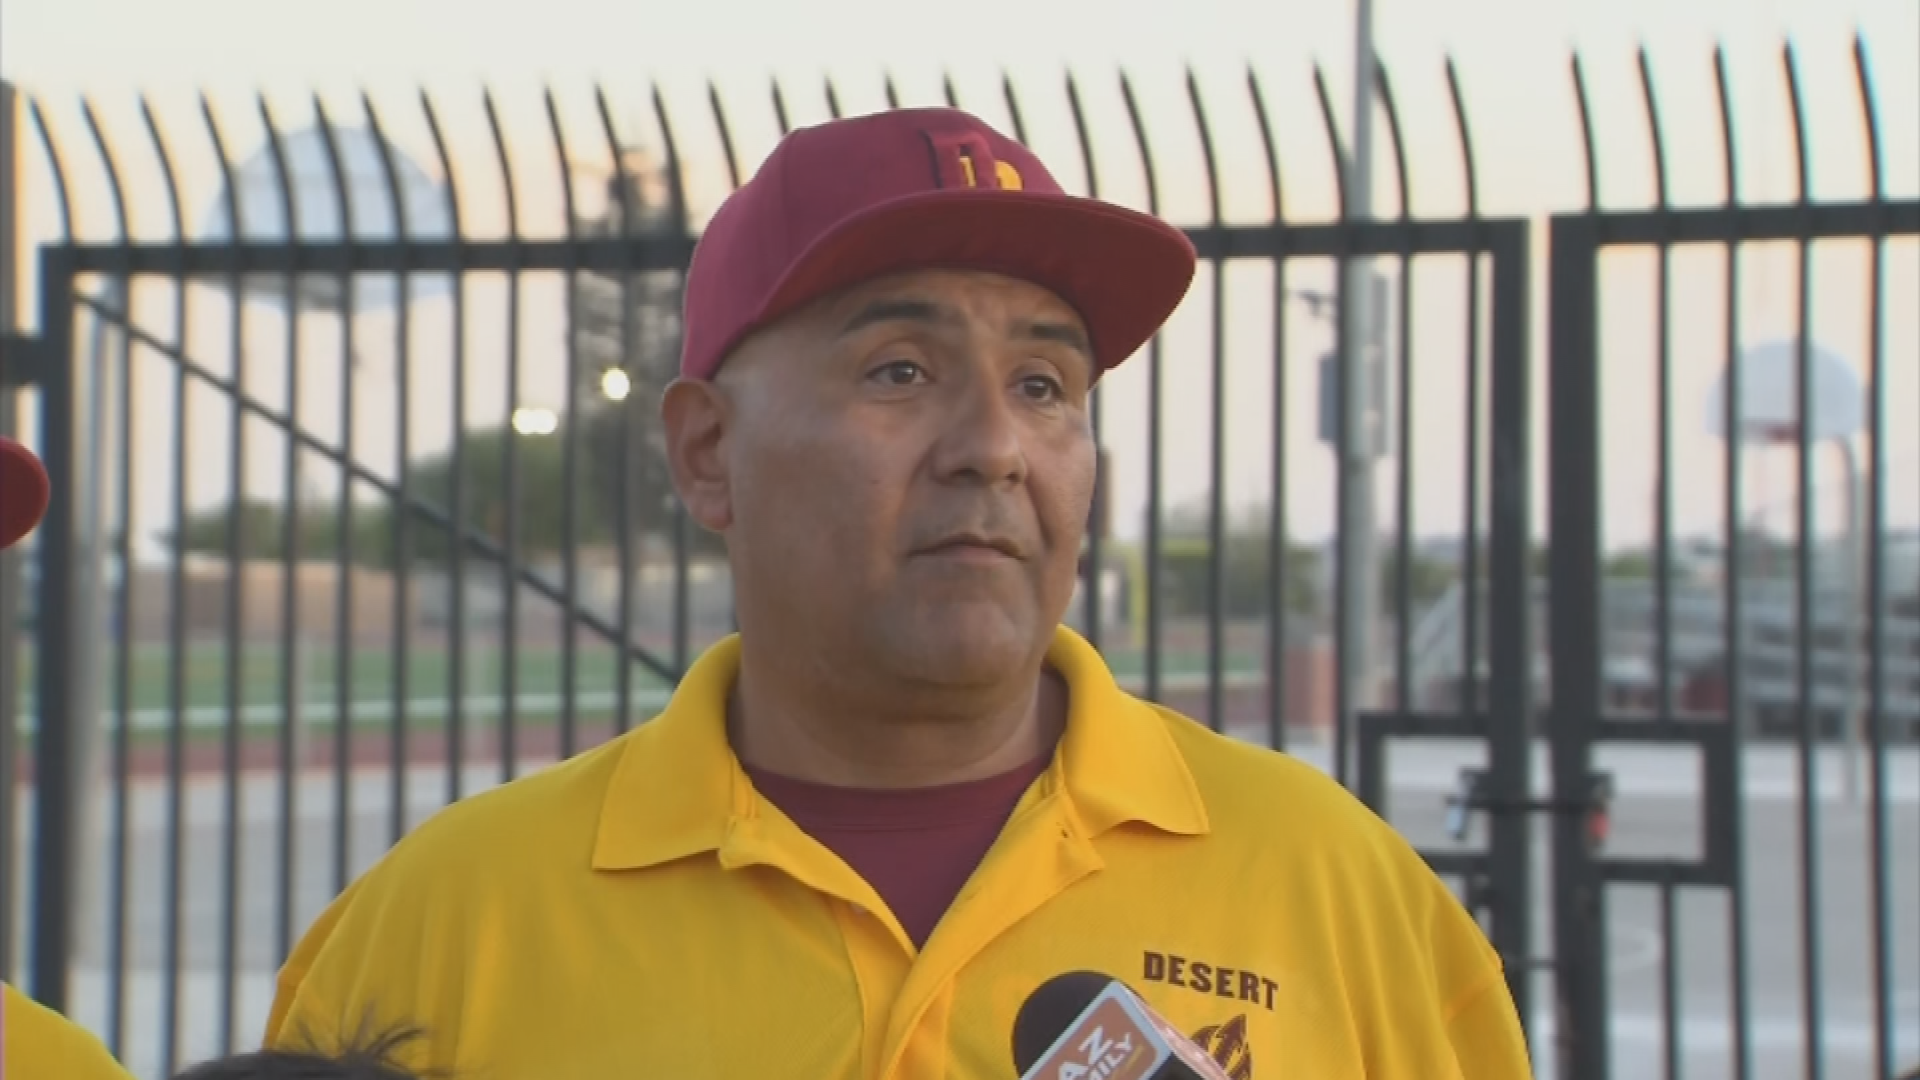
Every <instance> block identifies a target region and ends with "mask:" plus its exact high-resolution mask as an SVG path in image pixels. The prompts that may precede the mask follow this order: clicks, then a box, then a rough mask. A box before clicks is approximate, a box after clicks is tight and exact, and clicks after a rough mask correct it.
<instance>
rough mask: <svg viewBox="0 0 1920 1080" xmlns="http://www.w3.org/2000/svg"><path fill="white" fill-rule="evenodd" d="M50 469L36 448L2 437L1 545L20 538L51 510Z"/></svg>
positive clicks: (0, 470) (0, 466)
mask: <svg viewBox="0 0 1920 1080" xmlns="http://www.w3.org/2000/svg"><path fill="white" fill-rule="evenodd" d="M47 495H48V487H47V470H46V469H44V468H42V467H41V465H40V459H39V458H37V457H34V456H33V451H31V450H29V449H27V448H26V447H24V446H21V445H20V444H19V443H17V442H14V441H13V440H12V439H7V438H0V548H9V547H12V546H13V545H14V544H17V543H19V542H20V540H21V539H22V538H23V537H25V536H26V535H27V534H28V533H30V532H32V531H33V527H34V526H36V525H38V524H40V518H41V515H43V514H45V513H46V512H47Z"/></svg>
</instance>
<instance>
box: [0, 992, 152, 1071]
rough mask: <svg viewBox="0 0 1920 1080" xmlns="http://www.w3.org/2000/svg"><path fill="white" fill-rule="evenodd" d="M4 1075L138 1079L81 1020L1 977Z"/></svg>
mask: <svg viewBox="0 0 1920 1080" xmlns="http://www.w3.org/2000/svg"><path fill="white" fill-rule="evenodd" d="M0 1080H133V1078H132V1077H131V1076H129V1075H128V1074H127V1071H126V1070H125V1069H122V1068H121V1067H120V1063H119V1062H117V1061H115V1060H113V1055H112V1054H109V1053H107V1048H106V1047H105V1046H102V1045H101V1044H100V1040H99V1039H96V1038H94V1037H93V1035H92V1033H91V1032H89V1031H87V1030H86V1029H85V1028H82V1027H81V1026H80V1025H78V1024H76V1023H74V1022H73V1021H71V1020H68V1019H67V1018H66V1017H64V1016H61V1015H60V1014H59V1013H57V1012H54V1011H53V1010H52V1009H49V1008H47V1007H46V1006H44V1005H42V1004H40V1003H39V1002H37V1001H35V1000H33V999H32V998H30V997H28V996H27V995H25V994H23V993H21V992H20V991H18V990H15V989H14V988H13V987H11V986H8V985H7V984H6V983H0Z"/></svg>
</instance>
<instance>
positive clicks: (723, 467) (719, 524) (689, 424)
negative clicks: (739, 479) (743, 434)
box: [660, 379, 733, 533]
mask: <svg viewBox="0 0 1920 1080" xmlns="http://www.w3.org/2000/svg"><path fill="white" fill-rule="evenodd" d="M731 419H732V408H731V402H729V401H728V400H727V395H726V391H725V390H724V389H723V388H721V387H720V386H718V385H716V384H714V383H711V382H707V381H704V380H699V379H675V380H673V382H672V383H670V384H668V386H667V392H666V394H665V395H664V396H662V397H661V399H660V420H661V425H662V427H663V428H664V430H665V431H666V436H667V467H668V468H669V469H670V470H671V471H672V473H673V490H674V491H675V492H677V493H678V494H679V496H680V501H681V502H683V503H685V504H686V507H687V515H688V516H689V517H691V518H693V520H694V521H695V522H696V523H697V524H699V525H700V527H701V528H704V529H706V530H708V531H710V532H716V533H718V532H725V531H726V530H727V528H728V526H730V525H732V524H733V489H732V484H731V483H730V482H729V479H728V476H727V455H726V441H727V428H728V425H729V422H730V420H731Z"/></svg>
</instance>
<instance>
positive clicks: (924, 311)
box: [840, 297, 955, 337]
mask: <svg viewBox="0 0 1920 1080" xmlns="http://www.w3.org/2000/svg"><path fill="white" fill-rule="evenodd" d="M954 319H955V314H954V312H953V311H951V310H950V309H948V308H946V307H945V306H943V305H941V304H936V303H934V302H933V301H931V300H917V299H913V298H911V297H890V298H887V299H883V300H874V301H872V302H870V303H867V304H862V305H861V306H860V308H859V310H857V311H855V312H854V313H853V315H852V316H851V317H850V318H848V319H847V321H846V322H845V323H844V324H842V325H841V327H840V336H841V337H846V336H847V335H849V334H853V333H857V332H858V331H861V330H865V329H866V328H867V327H869V326H874V325H877V324H879V323H888V322H919V323H942V322H952V321H954Z"/></svg>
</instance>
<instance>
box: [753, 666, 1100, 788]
mask: <svg viewBox="0 0 1920 1080" xmlns="http://www.w3.org/2000/svg"><path fill="white" fill-rule="evenodd" d="M791 675H792V673H791V672H787V671H781V670H767V669H765V668H763V667H760V666H757V665H754V664H753V663H752V657H751V654H750V653H748V654H744V655H743V656H742V658H741V667H740V674H739V677H738V679H737V681H736V682H735V683H734V687H733V692H732V694H731V695H730V696H729V699H728V705H727V730H728V737H729V738H730V739H731V740H732V742H733V747H734V752H735V753H736V754H738V755H739V756H740V759H741V760H742V761H744V762H746V763H747V764H749V765H752V766H753V767H755V768H758V769H764V770H766V771H768V772H771V773H777V774H779V775H781V776H786V777H791V778H793V779H795V780H806V781H810V782H812V783H817V784H830V785H834V786H836V787H855V788H915V787H937V786H940V785H943V784H958V783H965V782H967V781H969V780H979V779H983V778H985V777H989V776H997V775H1000V774H1002V773H1006V772H1010V771H1012V770H1014V769H1017V768H1019V767H1020V766H1022V765H1026V764H1028V763H1030V762H1032V761H1035V760H1036V759H1038V758H1041V757H1043V756H1046V755H1048V754H1050V753H1052V751H1053V747H1054V744H1055V743H1056V742H1058V741H1059V738H1060V734H1061V732H1062V731H1064V730H1065V729H1066V716H1067V686H1066V682H1065V680H1063V679H1061V678H1060V677H1059V676H1058V675H1057V674H1055V673H1053V672H1052V671H1048V670H1044V669H1042V670H1036V671H1035V672H1034V673H1033V675H1032V676H1031V677H1029V678H1026V679H1023V680H1021V681H1020V682H1019V683H1017V684H1015V685H1011V686H1009V687H1006V688H1004V689H1002V690H1000V691H999V692H998V693H991V692H988V693H979V694H973V695H967V696H966V697H965V698H964V699H959V700H956V698H957V696H956V697H953V698H947V699H946V700H943V701H936V700H934V696H933V695H930V694H926V693H919V694H913V695H910V696H909V695H902V696H900V697H898V698H897V699H896V700H897V701H898V704H896V705H893V706H891V707H890V706H889V705H888V704H887V702H886V701H885V700H884V697H883V696H882V695H872V698H870V697H869V695H866V694H860V693H847V692H845V690H844V689H843V688H835V687H829V686H821V685H818V684H817V683H813V682H812V681H811V680H804V679H800V680H796V679H793V678H791ZM794 682H800V683H804V684H806V685H799V686H795V685H789V684H790V683H794ZM835 690H840V692H837V693H836V692H834V691H835ZM875 699H879V700H875Z"/></svg>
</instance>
